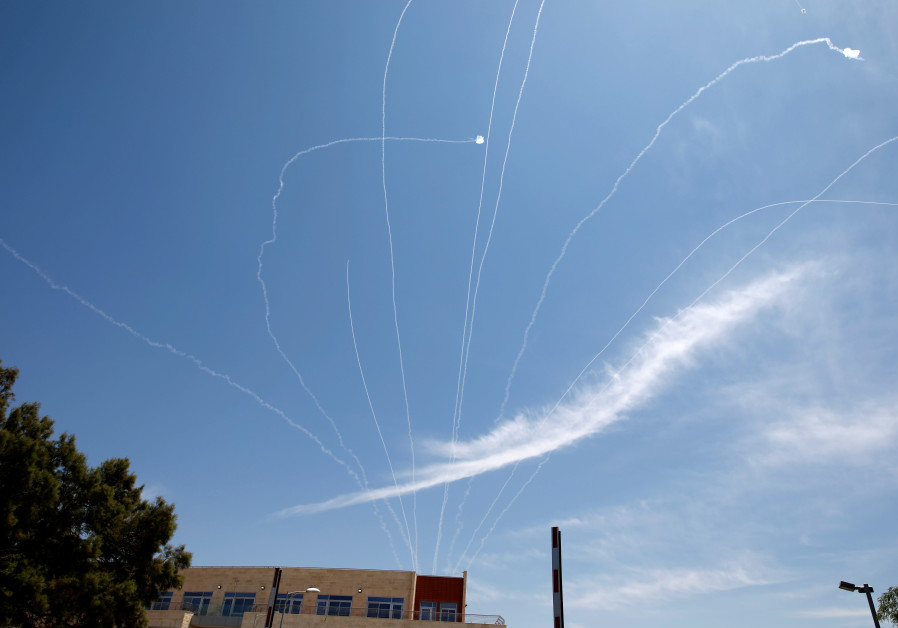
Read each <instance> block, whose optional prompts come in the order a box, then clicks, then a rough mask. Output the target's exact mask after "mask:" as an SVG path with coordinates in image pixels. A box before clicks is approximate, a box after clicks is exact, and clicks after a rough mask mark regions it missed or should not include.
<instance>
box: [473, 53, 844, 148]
mask: <svg viewBox="0 0 898 628" xmlns="http://www.w3.org/2000/svg"><path fill="white" fill-rule="evenodd" d="M845 56H846V57H847V56H848V55H847V54H846V55H845ZM474 143H475V144H483V136H482V135H478V136H477V137H475V138H474Z"/></svg>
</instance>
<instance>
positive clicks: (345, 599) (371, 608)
mask: <svg viewBox="0 0 898 628" xmlns="http://www.w3.org/2000/svg"><path fill="white" fill-rule="evenodd" d="M171 602H172V593H171V592H168V593H163V594H162V595H160V596H159V599H158V600H156V601H155V602H153V603H152V604H151V605H150V607H149V610H153V611H167V610H169V608H171ZM302 602H303V595H302V594H297V595H287V594H285V593H280V594H278V596H277V599H276V600H275V604H274V610H275V612H277V613H284V614H288V615H298V614H299V613H300V612H302ZM211 603H212V592H211V591H203V592H198V591H185V592H184V598H183V600H182V601H181V610H184V611H192V612H193V614H194V615H207V614H208V613H209V606H210V605H211ZM255 603H256V594H255V593H225V596H224V604H222V607H221V614H222V616H224V617H239V616H242V615H243V614H244V613H245V612H247V611H249V610H252V607H253V605H255ZM404 604H405V599H404V598H401V597H369V598H368V617H383V618H386V619H402V607H403V605H404ZM351 612H352V596H351V595H325V594H319V595H318V604H317V607H316V609H315V614H316V615H336V616H346V617H348V616H349V615H350V613H351ZM457 615H458V604H456V603H455V602H439V603H437V602H421V604H420V611H419V613H418V619H421V620H424V621H456V617H457Z"/></svg>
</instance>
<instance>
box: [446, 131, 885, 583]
mask: <svg viewBox="0 0 898 628" xmlns="http://www.w3.org/2000/svg"><path fill="white" fill-rule="evenodd" d="M895 141H898V136H895V137H892V138H890V139H888V140H885V141H884V142H881V143H880V144H877V145H876V146H874V147H873V148H871V149H870V150H868V151H867V152H865V153H864V154H863V155H861V156H860V157H858V158H857V159H856V160H855V161H854V162H853V163H852V164H851V165H850V166H848V167H847V168H846V169H845V170H843V171H842V172H841V173H839V175H838V176H837V177H836V178H835V179H833V180H832V181H830V182H829V183H828V184H827V185H826V187H824V188H823V189H822V190H820V192H818V193H817V194H816V195H815V196H814V197H813V198H811V199H809V200H807V201H797V202H798V203H800V204H799V206H798V207H797V208H796V209H795V210H793V211H792V212H791V213H790V214H789V215H788V216H786V217H785V218H784V219H783V220H781V221H780V222H779V223H777V224H776V226H774V227H773V229H771V230H770V231H769V232H768V233H767V235H765V236H764V237H763V238H762V239H761V240H760V241H759V242H758V243H757V244H755V245H754V246H753V247H752V248H751V249H749V250H748V252H747V253H745V254H744V255H743V256H742V257H741V258H739V260H738V261H737V262H736V263H735V264H733V265H732V266H731V267H730V268H729V269H727V271H726V272H725V273H723V274H722V275H721V276H720V277H718V278H717V280H716V281H714V282H713V283H712V284H711V285H710V286H708V287H707V288H706V289H705V290H704V291H702V293H701V294H699V295H698V296H697V297H696V298H695V299H694V300H693V301H692V302H691V303H690V304H689V305H688V306H687V307H686V309H685V310H683V311H682V312H680V314H678V315H677V316H675V317H674V318H672V319H668V320H667V321H666V322H665V324H664V326H662V328H661V329H660V330H658V332H657V333H656V334H655V336H653V338H654V337H657V336H658V335H660V334H661V333H662V332H663V331H664V330H665V329H666V328H667V326H668V325H669V324H671V323H673V321H675V320H676V319H677V318H679V317H680V315H681V314H682V313H683V312H687V311H689V310H691V309H692V308H694V307H695V306H696V305H697V304H698V303H699V302H700V301H701V300H702V299H704V297H705V296H707V294H708V293H709V292H710V291H711V290H713V289H714V288H715V287H717V286H718V285H719V284H720V283H721V282H722V281H723V280H725V279H726V278H727V277H729V276H730V275H731V274H732V273H733V271H734V270H736V268H738V267H739V266H740V265H741V264H742V262H744V261H745V260H746V259H748V257H749V256H751V255H752V254H753V253H754V252H755V251H757V250H758V249H759V248H760V247H761V246H763V245H764V244H765V243H766V242H767V241H768V240H769V239H770V238H771V237H772V236H773V234H774V233H776V232H777V231H779V230H780V229H781V228H782V227H783V226H784V225H785V224H786V223H787V222H789V221H790V220H792V218H793V217H794V216H795V215H796V214H797V213H798V212H800V211H801V210H802V209H804V208H805V207H807V206H808V205H810V204H811V203H814V202H818V200H819V199H820V197H821V196H823V195H824V194H825V193H826V192H827V190H829V189H830V188H831V187H833V186H834V185H835V184H836V183H837V182H838V181H839V180H840V179H841V178H842V177H844V176H845V175H846V174H848V173H849V172H851V171H852V170H854V168H855V167H856V166H857V165H858V164H860V163H861V162H862V161H864V160H865V159H866V158H867V157H869V156H870V155H872V154H873V153H874V152H876V151H878V150H879V149H880V148H883V147H885V146H888V145H889V144H891V143H892V142H895ZM794 202H796V201H788V202H783V203H773V204H771V205H765V206H763V207H759V208H757V209H753V210H751V211H748V212H746V213H744V214H742V215H741V216H738V217H736V218H734V219H732V220H730V221H729V222H727V223H726V224H724V225H722V226H721V227H719V228H718V229H716V230H715V231H713V232H712V233H711V234H710V235H709V236H708V237H706V238H705V239H704V240H702V242H701V243H700V244H699V245H698V246H697V247H695V249H693V250H692V251H691V252H690V253H689V255H687V256H686V258H685V259H684V260H683V262H681V263H680V264H679V265H678V266H677V267H676V268H675V269H674V271H673V272H672V273H670V275H668V276H667V277H666V278H665V279H664V280H663V281H662V282H661V284H659V285H658V287H657V288H655V290H653V291H652V293H651V295H649V299H650V298H651V296H652V295H654V294H655V293H656V292H657V291H658V289H659V288H660V287H661V286H662V285H663V284H664V283H666V282H667V280H668V279H670V277H671V276H672V275H673V274H674V273H675V272H676V271H677V270H679V268H680V267H681V266H682V265H683V264H684V263H685V262H686V260H688V259H689V258H690V257H692V255H693V254H695V252H696V251H697V250H698V249H699V248H701V247H702V246H703V245H704V244H705V243H706V242H707V241H708V240H710V239H711V238H712V237H713V236H714V235H716V234H717V233H719V232H720V231H722V230H723V229H725V228H726V227H728V226H729V225H731V224H733V223H734V222H736V221H738V220H741V219H743V218H745V217H746V216H749V215H751V214H754V213H755V212H758V211H761V210H763V209H768V208H770V207H775V206H777V205H785V204H787V203H794ZM823 202H834V203H845V202H851V203H862V204H869V205H890V206H898V203H884V202H876V201H838V200H832V201H823ZM647 302H648V299H646V301H645V302H644V303H643V304H642V305H641V306H640V307H639V310H641V309H642V308H643V307H645V303H647ZM639 310H637V313H638V311H639ZM634 316H635V314H634ZM632 318H633V317H632V316H631V317H630V319H628V320H627V323H625V324H624V327H626V325H627V324H629V322H630V320H632ZM621 329H623V328H621ZM619 334H620V331H619V332H618V333H617V334H615V337H617V335H619ZM653 338H650V339H649V340H647V341H646V342H645V344H643V345H642V347H640V349H639V351H637V352H636V353H634V354H633V356H632V357H631V358H630V359H629V360H628V361H627V362H626V364H624V366H623V367H621V369H620V370H621V371H622V370H623V369H625V368H627V367H628V366H629V365H630V363H632V362H633V360H635V359H636V357H637V356H638V355H639V354H641V353H642V352H643V351H644V350H645V348H646V347H647V346H648V344H649V343H650V342H652V340H653ZM612 340H613V339H612ZM608 344H610V341H609V343H608ZM608 344H606V345H605V347H603V348H602V350H601V351H600V352H599V353H598V354H596V355H595V356H594V357H593V358H592V359H591V360H590V361H589V362H588V363H587V365H586V367H584V368H583V370H581V371H580V373H579V374H578V375H577V377H576V378H574V381H573V382H571V385H570V386H568V388H567V390H565V392H564V394H562V396H561V397H560V398H559V399H558V401H557V402H556V403H555V405H554V407H553V408H552V410H551V411H549V412H548V413H547V414H546V415H545V417H544V418H543V420H542V421H541V423H542V424H544V423H545V421H546V420H548V418H549V417H550V416H552V415H553V414H554V413H555V411H556V410H557V409H558V408H559V407H560V405H561V403H562V402H563V401H564V399H565V398H566V397H567V396H568V394H569V393H570V392H571V390H572V389H573V388H574V386H575V385H576V383H577V382H578V381H579V380H580V379H581V378H582V377H583V375H584V374H585V373H586V371H587V369H588V368H589V367H590V366H591V365H592V364H593V363H594V362H595V361H596V360H597V359H598V357H599V356H600V355H601V354H602V353H603V352H604V351H605V349H607V348H608ZM613 381H614V380H613V379H612V380H610V381H609V382H608V384H606V386H605V387H604V388H603V389H602V390H600V391H599V392H597V393H596V397H598V396H599V395H601V394H602V393H604V392H605V390H606V389H607V388H608V386H610V385H611V383H612V382H613ZM551 455H552V452H551V451H550V452H548V453H547V454H546V457H545V458H544V459H543V460H542V461H541V462H540V463H539V465H538V466H537V467H536V469H535V470H534V471H533V474H532V475H531V476H530V478H528V480H527V481H526V482H525V483H524V484H523V486H521V489H520V490H519V491H518V492H517V494H516V495H515V496H514V497H513V498H512V499H511V500H510V501H509V503H508V505H507V506H506V507H505V509H504V510H503V511H502V512H501V513H500V514H499V515H498V517H497V518H496V520H495V521H494V522H493V526H492V527H491V528H490V530H489V532H487V534H486V536H489V534H490V533H492V531H493V530H494V529H495V528H496V525H498V523H499V520H500V519H501V518H502V516H503V515H504V514H505V513H506V512H508V510H509V509H510V508H511V506H512V505H513V504H514V502H515V501H516V500H517V498H518V497H519V496H520V495H521V493H522V492H523V490H524V489H525V488H526V487H527V486H528V485H529V484H530V483H531V482H532V481H533V479H534V478H535V477H536V475H537V474H538V473H539V471H540V470H541V469H542V468H543V465H545V463H546V462H548V460H549V458H550V457H551ZM520 462H521V461H518V462H517V463H515V466H514V467H513V468H512V471H511V473H510V474H509V478H508V480H510V479H511V476H513V475H514V472H515V470H516V469H517V467H518V464H519V463H520ZM508 480H506V485H507V484H508ZM504 488H505V485H503V487H502V490H504ZM500 494H501V491H500ZM490 508H492V506H491V507H490ZM484 519H485V517H484ZM481 523H482V522H481ZM472 540H473V537H472ZM485 542H486V537H484V539H482V541H481V544H480V549H482V548H483V544H484V543H485ZM480 549H478V550H477V553H479V552H480ZM477 553H475V554H474V556H475V557H476V555H477ZM460 562H461V561H460V560H459V563H460ZM471 562H473V557H472V558H471V560H470V561H468V567H470V565H471Z"/></svg>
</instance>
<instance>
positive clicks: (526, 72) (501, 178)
mask: <svg viewBox="0 0 898 628" xmlns="http://www.w3.org/2000/svg"><path fill="white" fill-rule="evenodd" d="M544 5H545V0H543V1H542V2H540V5H539V10H538V11H537V14H536V21H535V23H534V24H533V36H532V37H531V39H530V50H529V53H528V55H527V67H526V69H525V70H524V79H523V80H522V81H521V87H520V89H519V90H518V98H517V101H516V102H515V106H514V113H513V115H512V119H511V126H510V127H509V129H508V141H507V143H506V145H505V157H504V158H503V160H502V170H501V172H500V173H499V191H498V193H497V195H496V205H495V207H494V209H493V218H492V221H491V223H490V229H489V233H488V234H487V238H486V244H485V245H484V248H483V253H482V255H481V257H480V264H479V266H478V268H477V281H476V283H475V284H474V298H473V300H472V303H471V325H470V330H469V332H468V342H467V346H466V347H465V369H464V375H463V377H462V387H461V402H462V403H463V402H464V389H465V380H466V379H467V374H468V356H469V355H470V351H471V339H472V338H473V336H474V315H475V312H476V309H477V294H478V293H479V291H480V278H481V275H482V273H483V264H484V262H485V261H486V255H487V253H488V252H489V248H490V242H491V241H492V238H493V229H494V228H495V226H496V217H497V216H498V214H499V203H500V201H501V199H502V187H503V184H504V182H505V168H506V166H507V164H508V154H509V151H510V150H511V137H512V134H513V133H514V125H515V122H516V121H517V117H518V108H519V106H520V104H521V98H522V97H523V95H524V86H525V85H526V84H527V77H528V76H529V75H530V62H531V60H532V59H533V48H534V46H535V45H536V35H537V32H538V31H539V20H540V17H542V13H543V6H544ZM462 403H460V404H459V408H458V413H457V415H456V425H455V428H454V430H453V435H454V436H453V437H454V439H455V440H456V441H457V440H458V428H459V426H460V424H461V406H462ZM499 416H500V417H501V416H502V414H501V413H500V415H499ZM456 529H458V526H456ZM453 544H454V539H453Z"/></svg>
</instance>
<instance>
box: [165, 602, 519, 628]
mask: <svg viewBox="0 0 898 628" xmlns="http://www.w3.org/2000/svg"><path fill="white" fill-rule="evenodd" d="M175 606H179V608H180V610H183V611H190V612H192V613H193V614H195V615H202V616H210V617H216V616H219V617H222V616H223V617H241V616H242V615H243V614H244V613H266V612H267V611H268V605H267V604H253V605H251V606H246V607H243V608H240V607H235V606H234V605H228V604H199V605H198V604H192V603H189V602H182V603H181V604H180V605H175V604H173V605H172V607H175ZM159 610H166V609H159ZM274 610H275V612H276V613H284V614H286V615H328V616H331V617H371V618H383V619H408V620H413V621H438V622H455V623H466V624H490V625H496V626H504V625H505V619H504V618H503V617H502V616H501V615H480V614H476V613H456V612H452V611H446V610H442V611H434V610H430V609H426V610H423V611H420V610H419V611H411V610H402V609H398V608H390V609H385V608H378V607H372V606H336V607H335V606H330V607H319V606H315V605H312V604H300V603H299V602H298V601H297V602H294V603H293V604H292V606H291V605H290V604H282V603H279V604H277V605H276V606H275V609H274Z"/></svg>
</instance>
